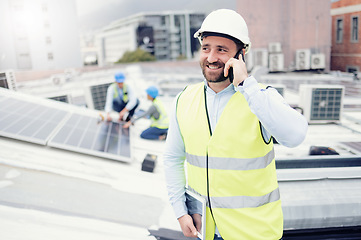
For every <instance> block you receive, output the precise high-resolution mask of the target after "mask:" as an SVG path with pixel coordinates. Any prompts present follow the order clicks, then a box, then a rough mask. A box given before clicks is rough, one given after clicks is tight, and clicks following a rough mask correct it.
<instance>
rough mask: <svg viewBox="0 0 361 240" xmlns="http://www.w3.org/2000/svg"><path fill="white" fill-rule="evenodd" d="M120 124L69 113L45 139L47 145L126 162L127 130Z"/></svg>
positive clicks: (127, 150)
mask: <svg viewBox="0 0 361 240" xmlns="http://www.w3.org/2000/svg"><path fill="white" fill-rule="evenodd" d="M122 126H123V124H122V123H117V122H104V121H99V119H98V118H97V117H90V116H85V115H80V114H77V113H73V114H72V115H71V117H70V118H68V120H67V121H66V122H65V123H64V125H63V126H62V127H61V128H59V129H58V131H57V132H56V133H55V134H54V135H53V137H52V138H51V139H50V140H49V142H48V145H49V146H51V147H55V148H60V149H65V150H69V151H75V152H80V153H84V154H89V155H94V156H98V157H104V158H108V159H112V160H117V161H122V162H130V161H131V146H130V137H129V129H123V127H122ZM112 143H113V144H112Z"/></svg>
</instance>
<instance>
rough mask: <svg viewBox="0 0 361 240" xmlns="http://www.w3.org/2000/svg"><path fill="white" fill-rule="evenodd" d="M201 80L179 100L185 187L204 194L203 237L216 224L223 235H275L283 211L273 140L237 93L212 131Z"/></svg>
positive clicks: (252, 238) (248, 239) (253, 238)
mask: <svg viewBox="0 0 361 240" xmlns="http://www.w3.org/2000/svg"><path fill="white" fill-rule="evenodd" d="M205 97H206V96H205V86H204V83H203V82H202V83H199V84H196V85H192V86H188V87H187V88H186V89H185V90H184V91H183V92H182V93H181V94H180V96H179V98H178V102H177V113H176V114H177V120H178V124H179V128H180V132H181V134H182V137H183V141H184V145H185V151H186V160H187V181H188V188H189V189H191V190H193V191H194V192H197V193H198V194H200V195H202V196H204V197H205V198H206V199H207V211H206V212H207V213H206V219H207V221H206V239H207V240H208V239H209V240H211V239H212V240H213V237H214V233H215V225H217V227H218V230H219V232H220V234H221V235H222V237H223V239H225V240H230V239H235V240H239V239H242V240H273V239H274V240H276V239H277V240H278V239H280V238H281V237H282V233H283V215H282V208H281V201H280V193H279V188H278V182H277V175H276V167H275V157H274V149H273V143H272V142H271V141H270V142H268V143H266V142H265V141H264V140H263V137H262V132H261V126H260V123H259V120H258V118H257V117H256V116H255V115H254V114H253V113H252V112H251V110H250V108H249V106H248V103H247V101H246V99H245V98H244V96H243V95H242V94H241V93H239V92H236V93H235V94H234V95H233V96H232V97H231V99H230V100H229V102H228V103H227V105H226V106H225V108H224V110H223V112H222V115H221V117H220V119H219V121H218V122H217V125H216V127H215V128H214V131H213V133H211V130H210V129H211V128H210V125H209V121H208V117H207V115H208V113H207V108H206V100H205Z"/></svg>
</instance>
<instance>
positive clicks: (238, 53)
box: [228, 49, 244, 83]
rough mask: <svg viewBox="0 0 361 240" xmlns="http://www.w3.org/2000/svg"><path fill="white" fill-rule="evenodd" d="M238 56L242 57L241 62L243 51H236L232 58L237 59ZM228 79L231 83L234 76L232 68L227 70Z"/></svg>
mask: <svg viewBox="0 0 361 240" xmlns="http://www.w3.org/2000/svg"><path fill="white" fill-rule="evenodd" d="M240 54H241V55H242V60H243V61H244V55H243V49H240V50H238V52H237V53H236V55H234V58H235V59H238V58H239V55H240ZM228 77H229V80H230V81H231V83H233V79H234V74H233V68H232V67H230V68H229V69H228Z"/></svg>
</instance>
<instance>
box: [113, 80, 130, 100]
mask: <svg viewBox="0 0 361 240" xmlns="http://www.w3.org/2000/svg"><path fill="white" fill-rule="evenodd" d="M112 85H113V89H114V91H113V98H118V97H119V92H118V85H117V84H116V83H112ZM122 91H123V102H124V103H127V102H128V100H129V99H128V91H127V85H126V84H125V83H123V89H122Z"/></svg>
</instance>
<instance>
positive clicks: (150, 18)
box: [97, 11, 205, 66]
mask: <svg viewBox="0 0 361 240" xmlns="http://www.w3.org/2000/svg"><path fill="white" fill-rule="evenodd" d="M204 18H205V14H204V13H196V12H191V11H171V12H159V13H140V14H136V15H132V16H130V17H127V18H124V19H120V20H118V21H115V22H112V23H110V24H109V25H108V26H105V27H104V28H103V29H102V31H101V32H100V33H99V34H98V35H97V46H98V49H99V50H98V57H99V59H98V62H99V65H100V66H102V65H107V64H112V63H114V62H116V61H118V60H119V59H120V58H121V57H122V56H123V54H124V53H125V52H126V51H134V50H136V49H137V48H142V49H144V50H146V51H148V52H150V53H151V54H153V55H154V56H155V57H156V59H157V60H175V59H178V58H186V59H191V58H192V57H193V54H194V52H195V51H197V50H198V49H197V46H198V45H197V44H198V42H197V41H198V40H197V39H194V38H193V34H194V33H195V32H196V31H197V30H198V28H199V27H200V26H201V24H202V21H203V19H204Z"/></svg>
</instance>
